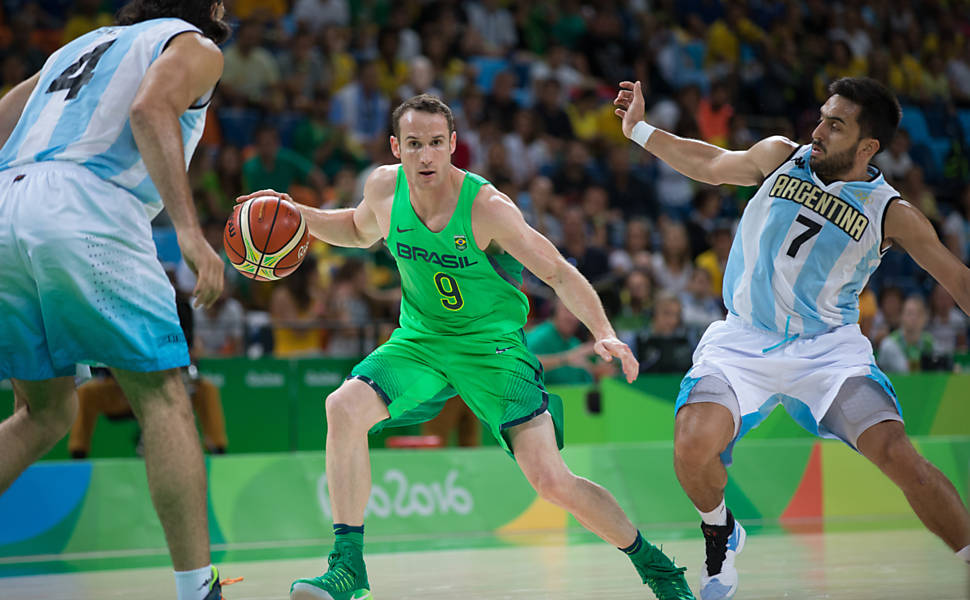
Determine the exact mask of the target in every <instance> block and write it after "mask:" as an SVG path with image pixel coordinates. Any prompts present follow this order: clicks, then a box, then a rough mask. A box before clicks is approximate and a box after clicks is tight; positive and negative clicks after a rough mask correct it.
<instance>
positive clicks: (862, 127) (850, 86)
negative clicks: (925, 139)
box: [829, 77, 903, 152]
mask: <svg viewBox="0 0 970 600" xmlns="http://www.w3.org/2000/svg"><path fill="white" fill-rule="evenodd" d="M829 94H830V95H832V96H834V95H836V94H838V95H839V96H842V97H843V98H846V99H848V100H851V101H852V102H855V103H856V104H858V105H859V108H860V109H861V110H860V111H859V119H858V121H859V135H860V137H871V138H876V140H878V142H879V151H880V152H881V151H882V150H884V149H886V148H888V147H889V143H890V142H892V139H893V136H894V135H896V128H897V127H898V126H899V119H900V118H901V117H902V114H903V111H902V109H901V108H900V107H899V100H896V96H895V95H893V93H892V92H890V91H889V90H888V89H887V88H886V86H884V85H883V84H881V83H879V82H878V81H876V80H875V79H870V78H868V77H843V78H841V79H837V80H835V81H833V82H832V83H831V84H830V85H829Z"/></svg>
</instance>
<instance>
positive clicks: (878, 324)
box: [871, 286, 904, 348]
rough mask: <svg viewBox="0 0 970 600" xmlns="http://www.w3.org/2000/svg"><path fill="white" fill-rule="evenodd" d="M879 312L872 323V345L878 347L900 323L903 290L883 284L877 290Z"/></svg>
mask: <svg viewBox="0 0 970 600" xmlns="http://www.w3.org/2000/svg"><path fill="white" fill-rule="evenodd" d="M878 298H879V312H878V313H876V318H875V322H874V323H873V325H872V337H871V340H872V346H873V348H878V347H879V344H880V343H881V342H882V340H883V338H885V337H886V336H887V335H889V334H890V333H891V332H893V331H896V330H897V329H899V327H900V326H901V324H902V317H903V300H904V296H903V291H902V290H901V289H899V288H898V287H896V286H885V287H883V288H882V289H881V290H879V294H878Z"/></svg>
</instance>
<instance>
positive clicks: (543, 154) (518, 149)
mask: <svg viewBox="0 0 970 600" xmlns="http://www.w3.org/2000/svg"><path fill="white" fill-rule="evenodd" d="M513 123H514V127H513V129H512V131H510V132H508V133H506V134H505V135H503V136H502V145H503V146H504V147H505V156H506V160H507V167H508V170H509V171H510V173H511V175H512V180H513V181H514V182H515V184H516V185H518V186H525V185H528V184H529V181H531V180H532V178H534V177H535V176H536V173H538V172H539V169H540V167H542V166H543V165H547V164H550V163H551V162H552V152H551V151H550V149H549V146H548V144H546V140H545V138H544V137H542V136H540V135H539V131H538V129H537V127H538V125H537V122H536V116H535V114H534V113H533V112H532V110H529V109H519V110H517V111H516V112H515V116H514V118H513ZM506 193H507V192H506Z"/></svg>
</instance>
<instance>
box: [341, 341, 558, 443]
mask: <svg viewBox="0 0 970 600" xmlns="http://www.w3.org/2000/svg"><path fill="white" fill-rule="evenodd" d="M348 379H359V380H361V381H363V382H365V383H367V384H368V385H370V386H371V387H372V388H373V389H374V391H376V392H377V395H378V396H380V398H381V399H382V400H383V401H384V402H385V403H386V404H387V410H388V411H389V412H390V414H391V417H390V418H389V419H385V420H384V421H381V422H380V423H378V424H377V425H375V426H374V427H373V429H371V433H377V432H378V431H381V430H382V429H384V428H385V427H398V426H402V425H413V424H415V423H423V422H425V421H428V420H430V419H433V418H434V417H435V416H436V415H437V414H438V413H439V412H440V411H441V408H442V407H443V406H444V403H445V401H446V400H447V399H448V398H451V397H453V396H455V395H458V396H461V398H462V400H464V401H465V403H466V404H467V405H468V407H469V408H470V409H471V410H472V412H474V413H475V416H477V417H478V419H479V420H480V421H481V422H482V423H484V424H485V426H486V427H488V429H489V431H491V432H492V435H493V436H495V439H497V440H498V442H499V444H500V445H501V446H502V447H503V448H504V449H505V451H506V452H508V453H509V454H512V448H511V444H510V441H509V438H508V437H507V433H508V429H509V428H510V427H514V426H516V425H520V424H522V423H525V422H526V421H528V420H530V419H532V418H533V417H536V416H539V415H541V414H542V413H544V412H546V411H548V412H549V414H550V415H551V416H552V421H553V424H554V426H555V429H556V442H557V443H558V445H559V448H562V445H563V418H562V400H561V399H560V398H559V397H558V396H555V395H552V394H549V393H548V392H547V391H546V389H545V386H544V385H543V382H542V366H541V365H540V364H539V360H538V359H537V358H536V357H535V356H534V355H533V354H532V353H531V352H529V350H528V349H527V348H526V346H525V339H524V336H523V334H522V332H521V331H517V332H513V333H509V334H505V335H502V336H489V337H485V338H481V337H473V336H468V335H463V336H433V335H429V334H426V333H419V332H416V331H413V330H410V329H405V328H404V327H400V328H398V329H396V330H395V331H394V333H393V334H392V335H391V338H390V339H389V340H387V341H386V342H385V343H384V344H382V345H381V346H380V347H379V348H377V350H375V351H374V352H372V353H371V354H370V355H369V356H367V357H366V358H365V359H364V360H362V361H361V362H360V363H359V364H357V366H355V367H354V369H353V370H352V371H351V374H350V377H348Z"/></svg>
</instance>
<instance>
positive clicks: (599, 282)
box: [559, 206, 612, 292]
mask: <svg viewBox="0 0 970 600" xmlns="http://www.w3.org/2000/svg"><path fill="white" fill-rule="evenodd" d="M562 231H563V245H562V247H561V248H560V249H559V251H560V252H561V253H562V255H563V256H565V257H566V259H567V260H568V261H569V262H571V263H573V264H574V265H575V266H576V268H577V269H579V272H580V273H582V274H583V276H584V277H586V279H588V280H589V282H590V283H591V284H593V287H594V288H596V290H597V291H598V292H601V291H603V290H605V289H606V288H607V287H608V286H609V285H610V283H611V282H612V277H611V273H610V262H609V257H608V255H607V254H606V252H605V250H604V249H603V248H602V247H600V246H596V245H592V244H590V236H589V232H588V231H587V229H586V215H585V213H584V212H583V209H582V208H579V207H578V206H573V207H570V208H567V209H566V212H565V214H564V215H563V221H562Z"/></svg>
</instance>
